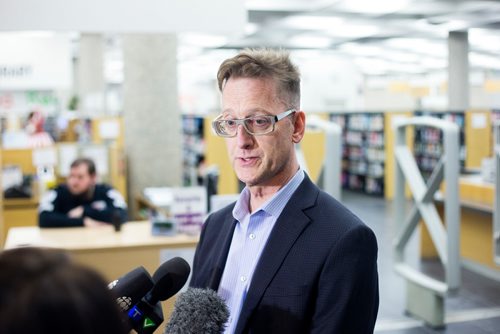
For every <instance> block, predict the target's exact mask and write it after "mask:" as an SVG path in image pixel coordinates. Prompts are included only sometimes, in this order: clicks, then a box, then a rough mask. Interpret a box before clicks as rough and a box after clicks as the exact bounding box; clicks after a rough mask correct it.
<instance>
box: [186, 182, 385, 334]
mask: <svg viewBox="0 0 500 334" xmlns="http://www.w3.org/2000/svg"><path fill="white" fill-rule="evenodd" d="M233 207H234V203H233V204H231V205H229V206H227V207H226V208H224V209H221V210H220V211H217V212H215V213H213V214H211V215H210V216H209V217H208V219H207V221H206V222H205V224H204V226H203V229H202V233H201V236H200V242H199V244H198V246H197V249H196V254H195V257H194V263H193V276H192V279H191V284H190V285H191V286H193V287H200V288H212V289H214V290H217V289H218V287H219V284H220V280H221V277H222V272H223V270H224V266H225V263H226V258H227V254H228V251H229V247H230V244H231V239H232V235H233V231H234V227H235V224H236V222H235V220H234V218H233V217H232V209H233ZM378 303H379V296H378V274H377V241H376V239H375V235H374V234H373V232H372V231H371V230H370V228H368V227H367V226H366V225H365V224H364V223H363V222H362V221H361V220H360V219H359V218H358V217H356V216H355V215H354V214H353V213H352V212H350V211H349V210H348V209H347V208H345V207H344V206H343V205H342V204H340V203H339V202H338V201H337V200H335V199H334V198H332V197H331V196H330V195H328V194H326V193H325V192H323V191H321V190H320V189H319V188H318V187H317V186H316V185H314V184H313V183H312V182H311V180H310V179H309V177H307V175H306V177H305V179H304V181H303V182H302V183H301V184H300V186H299V188H298V189H297V190H296V191H295V193H294V194H293V195H292V197H291V199H290V201H289V202H288V204H287V205H286V206H285V208H284V210H283V212H282V213H281V215H280V217H279V218H278V220H277V221H276V225H275V226H274V228H273V230H272V232H271V235H270V236H269V240H268V242H267V244H266V246H265V248H264V250H263V252H262V255H261V257H260V260H259V262H258V263H257V267H256V268H255V273H254V275H253V277H252V281H251V285H250V287H249V290H248V294H247V296H246V299H245V301H244V304H243V307H242V310H241V314H240V318H239V320H238V325H237V328H236V331H235V332H236V333H259V334H262V333H301V334H303V333H346V334H358V333H372V332H373V328H374V325H375V320H376V317H377V311H378Z"/></svg>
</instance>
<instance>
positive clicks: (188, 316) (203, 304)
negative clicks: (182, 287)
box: [164, 288, 229, 334]
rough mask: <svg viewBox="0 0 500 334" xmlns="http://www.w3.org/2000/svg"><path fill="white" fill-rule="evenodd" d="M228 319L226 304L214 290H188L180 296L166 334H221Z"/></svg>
mask: <svg viewBox="0 0 500 334" xmlns="http://www.w3.org/2000/svg"><path fill="white" fill-rule="evenodd" d="M228 319H229V310H228V308H227V306H226V303H225V302H224V300H222V298H221V297H220V296H219V295H218V294H217V293H216V292H215V291H214V290H210V289H199V288H188V289H187V290H186V291H185V292H183V293H181V294H179V297H178V298H177V300H176V302H175V306H174V311H173V312H172V316H171V317H170V322H169V323H168V325H167V327H166V328H165V333H164V334H200V333H203V334H219V333H223V332H224V328H225V325H226V322H227V320H228Z"/></svg>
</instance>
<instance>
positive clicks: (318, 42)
mask: <svg viewBox="0 0 500 334" xmlns="http://www.w3.org/2000/svg"><path fill="white" fill-rule="evenodd" d="M331 42H332V40H331V39H330V38H328V37H321V36H316V35H309V34H302V35H297V36H294V37H292V38H291V39H290V44H291V45H292V46H294V47H302V48H319V49H321V48H327V47H329V46H330V44H331Z"/></svg>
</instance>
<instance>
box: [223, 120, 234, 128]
mask: <svg viewBox="0 0 500 334" xmlns="http://www.w3.org/2000/svg"><path fill="white" fill-rule="evenodd" d="M225 122H226V125H227V126H228V127H233V126H236V122H235V121H234V120H231V119H228V120H226V121H225Z"/></svg>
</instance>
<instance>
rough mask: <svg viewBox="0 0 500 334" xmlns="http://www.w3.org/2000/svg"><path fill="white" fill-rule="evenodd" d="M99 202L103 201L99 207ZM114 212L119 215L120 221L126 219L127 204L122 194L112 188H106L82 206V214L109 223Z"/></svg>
mask: <svg viewBox="0 0 500 334" xmlns="http://www.w3.org/2000/svg"><path fill="white" fill-rule="evenodd" d="M101 203H104V204H105V205H103V206H102V207H101V205H100V204H101ZM114 212H117V214H119V215H120V219H121V221H122V222H124V221H126V220H127V204H126V203H125V200H124V199H123V196H122V195H121V194H120V192H118V191H117V190H115V189H113V188H109V189H106V191H105V192H104V194H102V195H99V197H98V198H96V199H95V201H94V202H92V203H91V204H90V205H86V206H84V210H83V216H84V217H89V218H92V219H94V220H96V221H99V222H106V223H111V221H112V219H113V215H114Z"/></svg>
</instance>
